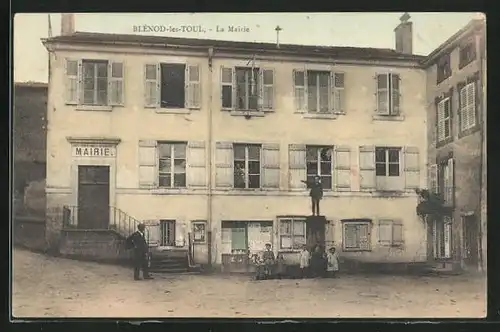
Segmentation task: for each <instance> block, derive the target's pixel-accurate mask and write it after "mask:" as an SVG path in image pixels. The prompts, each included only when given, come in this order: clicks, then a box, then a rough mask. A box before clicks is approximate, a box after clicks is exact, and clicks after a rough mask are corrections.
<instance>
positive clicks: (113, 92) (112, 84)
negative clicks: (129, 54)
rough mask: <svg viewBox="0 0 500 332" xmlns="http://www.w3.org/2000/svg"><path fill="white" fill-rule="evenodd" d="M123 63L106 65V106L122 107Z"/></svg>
mask: <svg viewBox="0 0 500 332" xmlns="http://www.w3.org/2000/svg"><path fill="white" fill-rule="evenodd" d="M124 71H125V66H124V65H123V62H112V61H110V62H109V63H108V105H113V106H123V104H124V82H125V80H124V77H125V73H124Z"/></svg>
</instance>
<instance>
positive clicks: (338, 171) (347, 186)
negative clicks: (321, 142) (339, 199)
mask: <svg viewBox="0 0 500 332" xmlns="http://www.w3.org/2000/svg"><path fill="white" fill-rule="evenodd" d="M333 163H334V165H335V188H336V189H337V190H338V191H351V150H350V148H349V147H348V146H336V147H335V158H334V160H333Z"/></svg>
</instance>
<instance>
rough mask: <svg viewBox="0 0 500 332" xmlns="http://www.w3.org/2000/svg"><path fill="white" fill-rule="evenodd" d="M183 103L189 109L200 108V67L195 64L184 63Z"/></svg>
mask: <svg viewBox="0 0 500 332" xmlns="http://www.w3.org/2000/svg"><path fill="white" fill-rule="evenodd" d="M185 81H186V89H185V91H186V92H185V94H186V98H185V104H186V108H189V109H200V108H201V67H200V66H199V65H197V64H187V65H186V75H185Z"/></svg>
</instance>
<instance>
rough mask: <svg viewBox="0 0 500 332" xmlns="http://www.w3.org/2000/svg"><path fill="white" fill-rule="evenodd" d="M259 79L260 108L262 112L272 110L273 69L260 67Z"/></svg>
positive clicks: (273, 107) (273, 106)
mask: <svg viewBox="0 0 500 332" xmlns="http://www.w3.org/2000/svg"><path fill="white" fill-rule="evenodd" d="M260 72H261V73H262V75H261V80H259V83H260V87H261V92H260V98H259V99H261V98H262V109H263V110H264V112H272V111H274V109H275V105H274V100H275V98H274V81H275V79H274V69H260Z"/></svg>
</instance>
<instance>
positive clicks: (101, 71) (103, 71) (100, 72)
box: [96, 63, 108, 77]
mask: <svg viewBox="0 0 500 332" xmlns="http://www.w3.org/2000/svg"><path fill="white" fill-rule="evenodd" d="M96 65H97V77H108V64H107V63H97V64H96Z"/></svg>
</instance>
